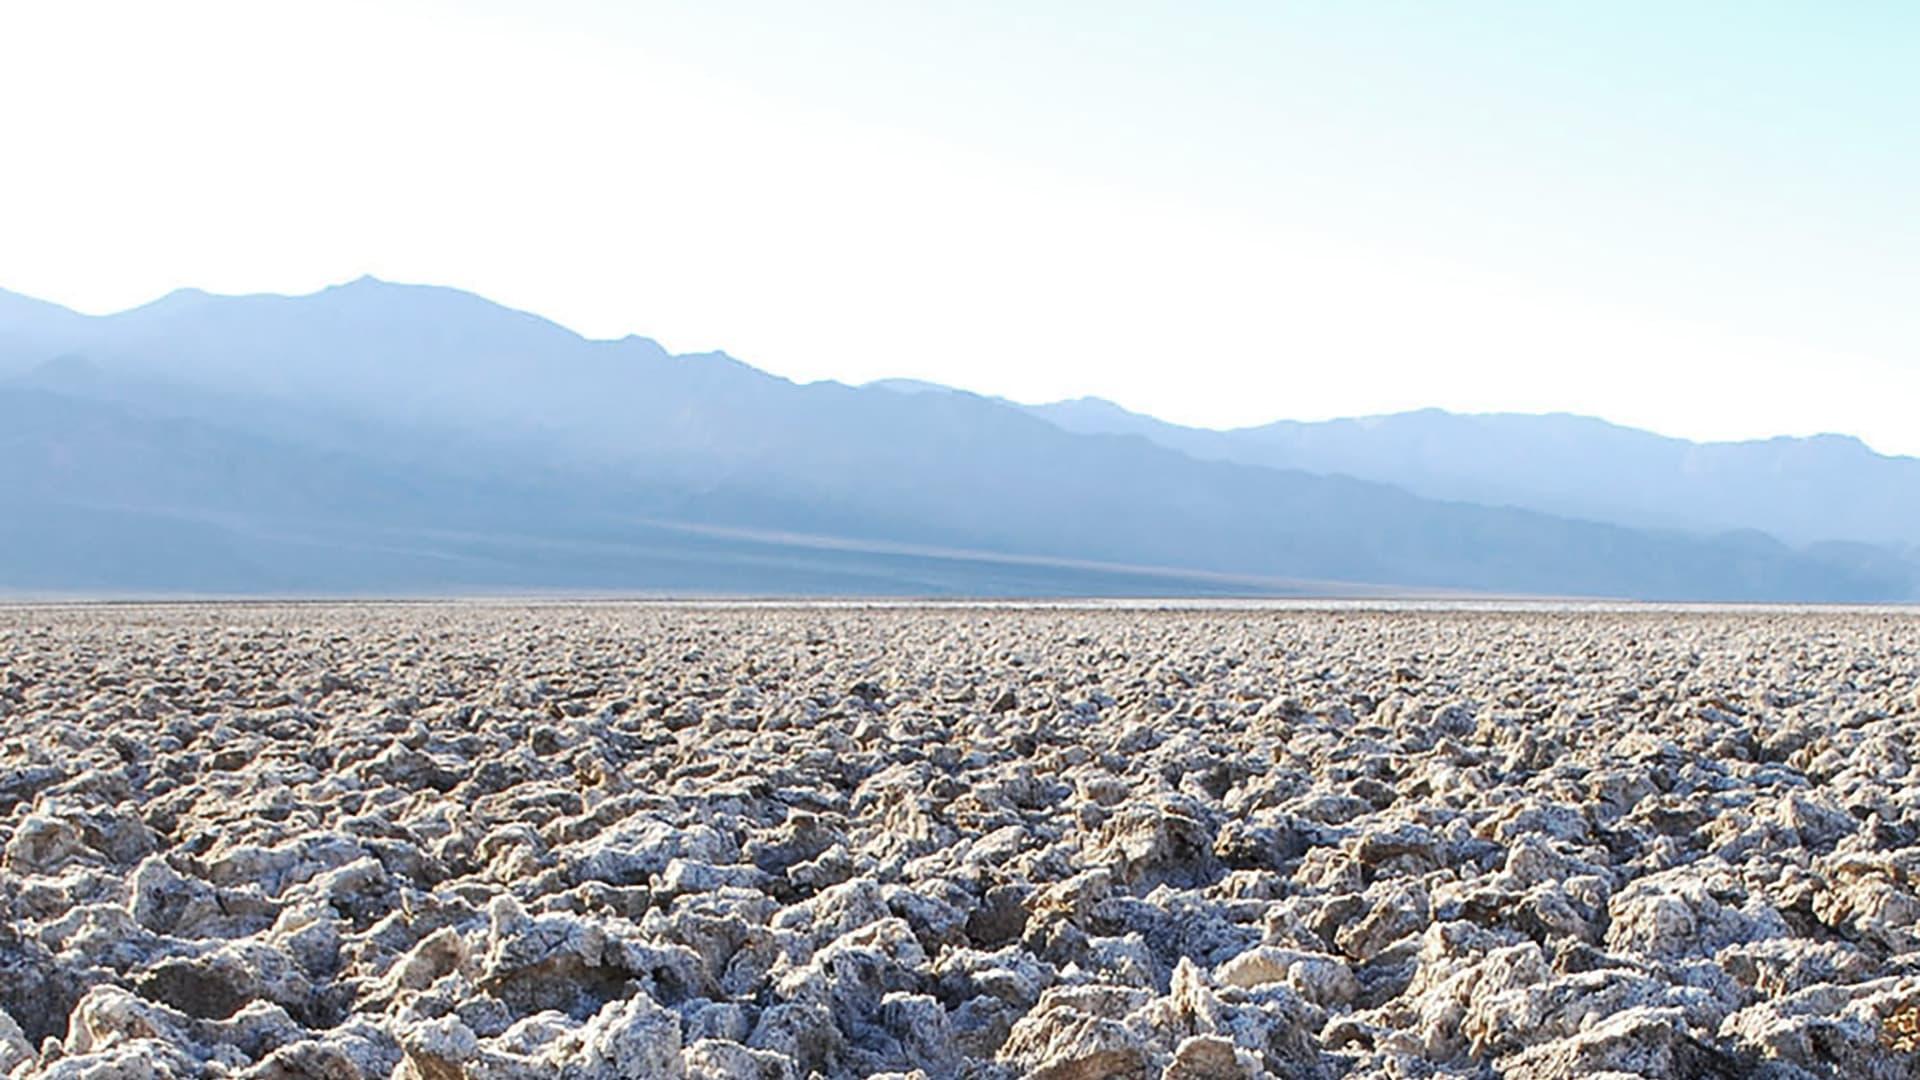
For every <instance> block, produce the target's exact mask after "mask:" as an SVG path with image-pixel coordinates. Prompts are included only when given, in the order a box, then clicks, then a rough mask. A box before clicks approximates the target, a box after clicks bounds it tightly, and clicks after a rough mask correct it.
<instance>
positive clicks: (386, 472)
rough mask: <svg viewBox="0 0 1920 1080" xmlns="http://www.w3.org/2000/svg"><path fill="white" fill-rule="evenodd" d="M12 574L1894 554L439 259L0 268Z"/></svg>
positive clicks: (247, 578)
mask: <svg viewBox="0 0 1920 1080" xmlns="http://www.w3.org/2000/svg"><path fill="white" fill-rule="evenodd" d="M0 373H6V377H5V378H4V379H0V462H4V471H0V499H4V500H5V501H6V505H8V506H9V508H10V509H11V510H12V511H13V512H11V513H10V514H9V515H7V520H6V522H5V524H3V525H0V587H8V588H12V589H16V590H18V589H30V590H42V591H62V590H74V591H106V592H114V591H119V592H126V591H152V592H170V591H199V592H262V591H265V592H286V591H294V592H448V591H463V590H486V591H492V590H498V589H519V588H536V589H540V588H544V589H564V590H569V591H581V590H594V589H610V590H623V591H631V590H666V591H677V592H689V591H733V592H766V593H980V594H1006V593H1029V594H1031V593H1067V594H1094V593H1160V594H1166V593H1210V592H1286V591H1313V592H1325V591H1339V590H1340V589H1341V588H1343V587H1345V586H1343V584H1342V583H1363V584H1366V585H1371V586H1380V587H1390V588H1394V589H1402V590H1404V589H1435V590H1483V591H1501V592H1527V593H1551V594H1592V595H1613V596H1638V597H1673V598H1681V597H1689V598H1708V597H1711V598H1725V599H1824V600H1883V599H1898V598H1904V597H1906V596H1907V595H1909V594H1910V592H1911V588H1912V585H1911V578H1910V573H1909V569H1910V568H1909V567H1907V566H1906V565H1905V564H1903V563H1901V562H1899V561H1898V560H1895V559H1892V558H1891V557H1888V556H1885V555H1884V554H1883V553H1881V552H1879V551H1876V550H1873V549H1861V548H1850V547H1849V548H1838V549H1835V548H1822V549H1815V550H1794V549H1792V548H1790V547H1788V546H1786V545H1784V544H1781V543H1779V542H1777V541H1774V540H1771V539H1768V538H1767V537H1765V536H1762V535H1758V534H1751V533H1743V534H1737V535H1724V536H1698V535H1690V534H1687V533H1683V532H1678V531H1667V530H1657V529H1635V528H1626V527H1621V526H1618V525H1611V524H1601V523H1595V522H1589V521H1580V520H1574V519H1571V518H1565V517H1555V516H1552V515H1548V514H1542V513H1538V512H1532V511H1527V510H1519V509H1510V508H1488V507H1482V506H1476V505H1470V504H1467V503H1464V502H1450V501H1442V500H1434V499H1426V498H1421V497H1417V496H1415V495H1412V494H1409V493H1407V492H1405V491H1403V490H1400V489H1398V488H1395V487H1392V486H1388V485H1384V484H1378V483H1372V482H1367V481H1364V480H1358V479H1353V478H1351V477H1346V476H1323V475H1315V474H1313V473H1310V472H1304V471H1297V470H1287V469H1278V468H1272V467H1267V466H1266V465H1264V464H1263V465H1248V464H1241V463H1235V462H1230V461H1203V460H1198V459H1197V457H1196V456H1194V455H1193V454H1192V453H1191V452H1182V451H1178V450H1174V449H1170V448H1168V447H1165V446H1161V445H1156V444H1155V443H1154V442H1152V441H1149V440H1148V439H1145V438H1139V437H1128V436H1121V435H1110V434H1088V433H1076V432H1072V431H1068V430H1065V429H1063V428H1062V427H1061V426H1058V425H1057V424H1056V423H1054V422H1051V421H1049V420H1043V419H1041V418H1039V417H1036V416H1034V415H1032V414H1030V413H1029V412H1028V411H1027V410H1025V409H1023V408H1020V407H1017V406H1013V405H1010V404H1008V403H1006V402H1002V401H998V400H994V399H989V398H983V397H979V396H976V395H973V394H966V393H961V392H955V391H949V392H924V393H902V392H900V390H901V389H902V388H900V387H894V388H888V387H868V388H855V387H848V386H844V385H841V384H838V383H830V382H829V383H814V384H808V385H796V384H794V383H792V382H789V381H787V380H785V379H781V378H777V377H775V376H772V375H769V374H767V373H765V372H761V371H758V370H756V369H754V368H752V367H749V366H747V365H745V364H742V363H740V362H739V361H737V360H734V359H732V358H730V357H727V356H725V355H724V354H719V353H713V354H703V355H695V356H673V355H669V354H668V353H667V352H666V351H665V350H663V349H661V348H660V347H659V346H658V345H657V344H655V343H653V342H651V341H648V340H645V339H643V338H637V337H629V338H625V339H622V340H619V341H589V340H586V339H584V338H581V337H580V336H578V335H576V334H574V333H572V332H570V331H568V330H566V329H564V328H562V327H559V326H557V325H555V324H553V323H551V322H548V321H546V320H544V319H540V318H538V317H536V316H532V315H528V314H526V313H523V312H517V311H512V310H509V309H506V308H503V307H500V306H498V305H495V304H492V303H490V302H488V301H486V300H483V299H481V298H479V297H475V296H472V295H470V294H466V293H462V292H458V291H456V290H451V289H441V288H430V287H420V286H400V285H391V284H387V283H384V282H379V281H375V280H372V279H362V280H360V281H356V282H353V283H350V284H347V285H343V286H338V287H335V288H331V289H327V290H323V291H322V292H319V293H316V294H313V295H311V296H303V297H280V296H243V297H220V296H212V295H208V294H206V293H201V292H197V291H192V290H185V291H181V292H177V293H174V294H171V295H169V296H167V297H165V298H163V299H161V300H159V301H156V302H155V303H152V304H149V305H146V306H144V307H140V308H136V309H134V310H131V311H127V312H123V313H120V314H116V315H111V316H103V317H86V316H79V315H75V314H74V313H72V312H68V311H65V310H64V309H60V308H56V307H52V306H51V305H43V304H39V303H38V302H35V301H28V300H25V299H24V298H19V297H12V296H0Z"/></svg>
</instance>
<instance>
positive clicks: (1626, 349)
mask: <svg viewBox="0 0 1920 1080" xmlns="http://www.w3.org/2000/svg"><path fill="white" fill-rule="evenodd" d="M1916 48H1920V7H1915V6H1914V5H1912V4H1910V3H1905V2H1876V0H1856V2H1853V3H1849V4H1844V5H1840V4H1826V3H1817V2H1812V0H1808V2H1803V3H1781V2H1771V0H1743V2H1722V0H1690V2H1689V3H1685V4H1674V3H1671V2H1665V0H1660V2H1646V0H1618V2H1611V3H1605V4H1596V3H1588V2H1575V0H1525V2H1513V3H1490V2H1478V3H1477V2H1472V0H1466V2H1462V3H1455V4H1431V3H1423V2H1398V0H1368V2H1331V0H1329V2H1288V0H1261V2H1232V0H1217V2H1213V3H1192V2H1187V3H1134V2H1128V0H1103V2H1080V0H1054V2H1040V3H1036V2H1032V0H1028V2H1000V0H974V2H971V3H967V4H947V3H932V2H913V0H813V2H811V3H808V4H793V3H787V2H773V0H739V2H727V0H706V2H701V3H684V4H681V3H652V2H646V0H627V2H614V0H547V2H543V3H537V4H536V3H502V2H498V0H460V2H453V0H447V2H440V0H382V2H378V3H363V2H361V0H328V2H326V3H304V2H298V0H285V2H274V3H259V2H257V0H247V2H240V3H223V2H210V0H173V2H170V3H167V4H153V3H148V2H144V0H135V2H93V0H62V2H58V3H55V2H52V0H0V154H3V155H4V157H3V158H0V287H4V288H7V289H11V290H14V291H17V292H23V293H27V294H29V295H33V296H39V297H42V298H45V299H49V300H54V301H57V302H60V303H64V304H67V305H69V306H72V307H75V308H78V309H80V310H83V311H89V312H95V313H99V312H106V311H111V310H118V309H121V308H125V307H129V306H132V305H135V304H138V303H142V302H145V301H147V300H151V299H153V298H154V297H157V296H159V295H162V294H164V293H166V292H168V291H171V290H173V289H175V288H179V287H183V286H194V287H200V288H205V289H208V290H211V291H214V292H230V293H246V292H284V293H301V292H308V291H312V290H315V289H318V288H320V287H323V286H325V285H328V284H331V283H336V282H340V281H345V280H348V279H351V278H354V277H358V276H360V275H362V274H368V273H370V274H374V275H376V276H378V277H382V278H387V279H390V280H395V281H407V282H426V283H433V284H443V285H452V286H456V287H460V288H464V289H470V290H472V291H475V292H478V293H481V294H483V295H485V296H488V297H490V298H492V299H495V300H498V301H500V302H502V303H506V304H510V305H512V306H515V307H520V308H524V309H527V310H531V311H535V312H538V313H540V314H543V315H546V316H548V317H549V318H552V319H554V320H556V321H558V322H560V323H562V324H564V325H567V326H570V327H572V328H574V329H576V330H579V331H580V332H582V333H585V334H588V335H590V336H595V337H619V336H623V335H625V334H627V333H640V334H644V335H647V336H650V337H653V338H656V339H658V340H659V341H661V342H662V343H663V344H665V345H666V346H667V347H669V348H671V349H674V350H676V351H704V350H709V349H723V350H725V351H727V352H729V353H731V354H732V355H735V356H737V357H739V358H741V359H743V360H746V361H747V362H749V363H752V364H754V365H755V366H758V367H761V368H764V369H766V370H769V371H773V372H775V373H778V374H781V375H785V376H787V377H790V378H794V379H797V380H813V379H826V378H831V379H839V380H841V381H844V382H850V383H859V382H864V381H868V380H871V379H876V378H883V377H911V378H921V379H929V380H934V381H938V382H943V383H947V384H950V385H955V386H960V387H963V388H966V389H971V390H977V391H980V392H984V393H995V394H1003V395H1006V396H1009V397H1012V398H1015V399H1018V400H1025V401H1043V400H1052V399H1057V398H1062V397H1072V396H1079V395H1082V394H1093V395H1098V396H1102V397H1106V398H1110V399H1112V400H1115V401H1117V402H1119V403H1121V404H1123V405H1125V406H1127V407H1129V408H1133V409H1137V410H1141V411H1145V412H1150V413H1153V414H1154V415H1157V416H1161V417H1164V418H1166V419H1170V420H1175V421H1178V422H1183V423H1190V424H1197V425H1202V426H1212V427H1226V426H1236V425H1244V424H1253V423H1260V422H1265V421H1270V420H1275V419H1280V418H1294V419H1321V418H1327V417H1333V416H1348V415H1364V414H1371V413H1381V412H1390V411H1397V410H1401V409H1409V408H1421V407H1429V406H1437V407H1442V408H1450V409H1455V410H1462V411H1529V412H1537V411H1553V410H1559V411H1570V412H1579V413H1586V414H1592V415H1598V416H1603V417H1605V418H1607V419H1611V420H1615V421H1618V422H1622V423H1628V424H1634V425H1637V426H1642V427H1647V428H1650V429H1652V430H1656V431H1661V432H1664V433H1667V434H1674V435H1682V436H1686V437H1690V438H1698V439H1721V438H1752V437H1764V436H1771V435H1778V434H1812V433H1816V432H1823V431H1839V432H1846V433H1851V434H1855V435H1858V436H1861V437H1863V438H1865V439H1866V440H1867V441H1868V442H1869V443H1870V444H1871V445H1873V446H1874V447H1876V448H1877V449H1880V450H1883V451H1887V452H1899V453H1910V454H1920V423H1916V422H1914V419H1913V415H1914V412H1915V407H1916V404H1920V304H1916V303H1915V302H1914V297H1915V296H1916V295H1920V123H1917V122H1916V120H1915V118H1916V116H1920V64H1915V63H1913V62H1912V57H1913V56H1914V55H1915V50H1916Z"/></svg>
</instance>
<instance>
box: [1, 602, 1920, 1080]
mask: <svg viewBox="0 0 1920 1080" xmlns="http://www.w3.org/2000/svg"><path fill="white" fill-rule="evenodd" d="M0 735H3V738H0V841H3V842H4V857H3V859H0V905H4V910H5V916H6V917H5V920H4V922H0V1072H4V1073H9V1074H10V1075H11V1076H12V1077H14V1078H26V1077H55V1076H57V1077H94V1078H101V1080H105V1078H108V1077H115V1078H119V1077H142V1076H170V1075H171V1076H203V1075H213V1076H248V1077H275V1078H294V1077H321V1078H328V1080H334V1078H353V1077H389V1076H398V1077H406V1078H420V1080H428V1078H431V1080H440V1078H443V1077H475V1078H487V1077H499V1078H508V1077H519V1076H528V1077H532V1076H555V1075H559V1076H569V1077H616V1076H663V1077H680V1076H686V1077H696V1078H698V1077H766V1078H780V1077H792V1078H796V1080H797V1078H805V1077H808V1076H810V1075H814V1074H818V1075H821V1076H825V1077H867V1076H880V1075H889V1074H894V1075H900V1076H910V1075H915V1074H920V1075H924V1076H926V1077H928V1078H931V1080H943V1078H961V1077H978V1078H985V1077H995V1078H997V1077H1007V1078H1012V1077H1036V1078H1051V1080H1094V1078H1101V1077H1158V1076H1166V1077H1176V1078H1185V1080H1201V1078H1235V1077H1258V1076H1268V1075H1270V1076H1277V1077H1290V1076H1324V1077H1337V1076H1346V1077H1418V1076H1429V1075H1446V1076H1484V1075H1502V1076H1510V1077H1562V1076H1567V1077H1571V1076H1593V1075H1614V1076H1627V1075H1639V1076H1649V1077H1658V1076H1729V1077H1732V1076H1764V1077H1775V1078H1793V1077H1804V1076H1816V1077H1841V1076H1845V1077H1909V1076H1913V1075H1915V1071H1916V1068H1920V1054H1916V1053H1915V1048H1916V1045H1917V1043H1916V1039H1917V1038H1920V1037H1917V1036H1916V1034H1915V1032H1916V1031H1920V961H1917V960H1916V955H1917V954H1916V949H1917V948H1920V846H1916V845H1917V843H1920V788H1917V787H1916V784H1915V778H1914V776H1913V773H1912V764H1911V760H1910V757H1909V752H1910V751H1909V748H1910V747H1912V746H1913V745H1914V743H1915V739H1916V736H1920V618H1916V617H1914V616H1912V615H1903V614H1898V613H1875V612H1865V611H1863V612H1826V613H1821V612H1790V611H1749V612H1687V611H1680V612H1651V611H1631V610H1629V611H1616V612H1606V611H1584V612H1579V611H1562V612H1546V611H1509V612H1499V611H1479V612H1445V611H1373V612H1368V611H1359V610H1333V611H1304V610H1293V611H1289V610H1274V609H1248V610H1232V609H1213V610H1127V609H1101V608H1093V609H1048V608H1029V609H1011V608H993V607H957V608H943V609H931V608H925V609H923V608H913V607H888V608H870V609H863V608H858V607H777V606H774V607H724V606H704V607H675V606H669V605H652V604H590V605H561V604H541V605H503V604H364V605H320V604H299V605H292V604H280V605H276V604H204V605H178V606H125V607H112V606H97V607H95V606H72V607H55V606H42V607H32V606H27V607H15V608H5V609H0Z"/></svg>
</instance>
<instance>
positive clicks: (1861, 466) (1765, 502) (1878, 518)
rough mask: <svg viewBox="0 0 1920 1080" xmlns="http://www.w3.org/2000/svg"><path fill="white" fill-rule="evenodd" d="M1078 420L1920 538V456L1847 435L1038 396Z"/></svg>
mask: <svg viewBox="0 0 1920 1080" xmlns="http://www.w3.org/2000/svg"><path fill="white" fill-rule="evenodd" d="M1029 411H1031V412H1032V413H1034V415H1036V416H1041V417H1044V418H1045V419H1047V420H1049V421H1051V422H1053V423H1055V424H1057V425H1059V426H1060V427H1062V428H1064V429H1066V430H1068V431H1075V432H1082V433H1106V434H1128V435H1139V436H1143V437H1145V438H1147V439H1150V440H1152V441H1153V442H1155V443H1158V444H1159V445H1162V446H1166V447H1169V448H1172V449H1176V450H1179V451H1181V452H1182V453H1185V454H1189V455H1192V456H1194V457H1198V458H1203V459H1207V460H1213V461H1233V462H1239V463H1241V464H1247V465H1266V466H1270V467H1275V468H1285V469H1305V470H1307V471H1309V472H1316V473H1329V474H1331V473H1337V474H1342V475H1347V476H1353V477H1358V478H1361V479H1366V480H1374V481H1378V482H1380V483H1387V484H1394V485H1396V486H1399V487H1404V488H1406V489H1407V490H1409V491H1412V492H1414V493H1415V494H1419V495H1425V496H1429V497H1433V498H1442V499H1460V500H1465V501H1470V502H1477V503H1486V504H1491V505H1501V506H1519V507H1525V508H1528V509H1533V510H1542V511H1546V512H1549V513H1556V514H1566V515H1570V516H1574V517H1583V518H1591V519H1596V520H1604V521H1615V522H1620V523H1623V524H1630V525H1650V526H1661V527H1673V528H1684V529H1692V530H1708V531H1715V530H1733V529H1757V530H1760V531H1763V532H1767V533H1770V534H1772V535H1775V536H1779V537H1781V538H1783V539H1785V540H1787V541H1789V542H1792V543H1811V542H1814V541H1855V542H1860V543H1867V544H1887V545H1897V546H1906V547H1915V546H1920V459H1917V458H1911V457H1891V456H1886V455H1882V454H1877V453H1875V452H1874V451H1873V450H1871V449H1869V448H1868V447H1867V446H1866V444H1864V443H1862V442H1860V441H1859V440H1858V439H1855V438H1852V437H1850V436H1845V435H1818V436H1814V437H1811V438H1784V437H1783V438H1775V439H1765V440H1758V441H1751V442H1721V443H1696V442H1689V441H1687V440H1685V439H1674V438H1667V437H1664V436H1660V435H1655V434H1652V433H1650V432H1646V431H1639V430H1636V429H1634V428H1629V427H1622V426H1620V425H1617V424H1610V423H1607V422H1606V421H1604V420H1596V419H1593V418H1591V417H1585V416H1574V415H1569V414H1565V413H1554V414H1548V415H1525V414H1514V413H1493V414H1477V415H1462V414H1456V413H1449V412H1443V411H1441V410H1438V409H1425V410H1421V411H1419V412H1410V413H1397V414H1393V415H1389V416H1374V417H1365V418H1360V419H1351V420H1331V421H1326V422H1322V423H1302V422H1298V421H1291V420H1286V421H1280V422H1278V423H1273V424H1265V425H1262V426H1259V427H1249V428H1239V429H1236V430H1231V431H1210V430H1206V429H1202V428H1190V427H1182V426H1180V425H1177V424H1169V423H1166V422H1164V421H1161V420H1156V419H1154V418H1153V417H1150V416H1144V415H1142V414H1139V413H1134V412H1129V411H1127V410H1126V409H1123V408H1121V407H1120V406H1118V405H1115V404H1113V403H1112V402H1110V401H1103V400H1101V399H1099V398H1079V399H1076V400H1072V401H1061V402H1055V403H1052V404H1047V405H1036V406H1030V407H1029Z"/></svg>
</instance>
